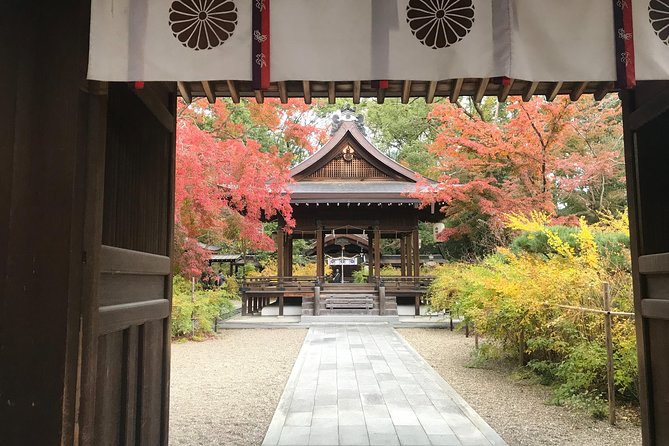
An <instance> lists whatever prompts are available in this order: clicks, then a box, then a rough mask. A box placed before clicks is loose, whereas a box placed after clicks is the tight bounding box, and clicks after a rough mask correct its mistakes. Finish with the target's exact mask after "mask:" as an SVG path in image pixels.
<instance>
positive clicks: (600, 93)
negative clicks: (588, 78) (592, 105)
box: [594, 82, 613, 101]
mask: <svg viewBox="0 0 669 446" xmlns="http://www.w3.org/2000/svg"><path fill="white" fill-rule="evenodd" d="M611 90H613V83H612V82H601V83H600V84H599V87H597V91H595V94H594V98H595V101H601V100H602V99H604V97H605V96H606V95H607V94H609V92H610V91H611Z"/></svg>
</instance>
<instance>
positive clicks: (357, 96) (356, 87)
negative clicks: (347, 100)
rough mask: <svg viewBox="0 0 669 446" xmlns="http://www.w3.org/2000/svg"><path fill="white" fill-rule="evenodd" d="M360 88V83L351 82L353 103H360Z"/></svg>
mask: <svg viewBox="0 0 669 446" xmlns="http://www.w3.org/2000/svg"><path fill="white" fill-rule="evenodd" d="M361 87H362V82H361V81H353V103H354V104H359V103H360V89H361Z"/></svg>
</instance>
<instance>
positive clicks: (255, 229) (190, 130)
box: [175, 101, 314, 276]
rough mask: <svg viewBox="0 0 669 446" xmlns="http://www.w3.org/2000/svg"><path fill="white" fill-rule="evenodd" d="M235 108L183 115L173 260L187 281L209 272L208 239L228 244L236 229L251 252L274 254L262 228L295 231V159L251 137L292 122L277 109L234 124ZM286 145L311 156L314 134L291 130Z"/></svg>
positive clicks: (256, 108) (194, 108)
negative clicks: (277, 224)
mask: <svg viewBox="0 0 669 446" xmlns="http://www.w3.org/2000/svg"><path fill="white" fill-rule="evenodd" d="M231 108H232V107H230V106H229V104H228V103H226V102H224V101H217V102H216V103H215V104H212V105H206V104H204V103H201V102H196V103H195V104H193V105H191V106H190V107H186V105H185V104H180V107H179V119H178V123H177V143H176V179H175V248H176V249H175V250H176V256H175V257H176V263H177V264H176V267H177V269H178V270H179V271H180V272H181V273H182V274H184V275H187V276H199V275H200V274H202V273H203V272H204V271H205V269H206V264H207V262H206V260H207V258H208V255H209V253H208V252H207V251H206V249H205V248H203V247H202V246H201V245H200V244H199V243H198V242H199V241H201V240H203V239H205V240H217V241H223V240H226V239H229V237H230V235H229V233H230V228H231V227H232V226H234V227H235V229H236V235H235V236H236V237H239V238H241V239H243V240H244V241H245V242H247V243H248V245H249V246H250V247H252V248H258V249H272V248H273V241H272V240H271V238H270V237H269V236H267V235H266V234H264V233H263V230H262V229H263V227H262V221H263V220H265V219H268V218H271V217H273V216H274V215H277V214H279V215H280V216H281V218H282V219H283V220H285V221H286V223H287V226H288V227H289V228H290V227H291V226H293V220H292V217H291V207H290V197H289V195H288V194H287V191H286V185H287V184H288V183H289V181H290V174H289V168H290V164H291V158H292V153H291V152H286V153H283V154H280V153H279V150H278V149H277V147H276V146H275V145H271V146H267V145H262V144H261V143H260V142H259V141H256V140H254V139H252V138H250V137H249V133H250V129H252V128H254V127H255V126H264V128H266V129H268V131H269V132H272V131H277V130H278V129H279V128H280V127H281V126H282V125H283V123H284V122H285V121H286V120H287V119H290V114H289V113H283V112H282V110H283V108H282V107H277V106H276V104H267V105H249V106H248V109H249V111H250V119H249V120H247V121H246V122H244V121H242V120H238V119H237V120H236V119H232V118H233V116H232V115H233V110H231ZM297 127H299V126H298V125H294V126H293V125H291V126H288V127H286V128H288V129H289V130H290V129H293V128H297ZM295 135H300V136H299V137H298V136H295ZM286 138H290V139H291V140H295V141H296V144H303V145H305V146H307V147H308V149H307V150H311V146H310V145H309V144H314V143H313V142H311V141H313V140H314V138H313V137H312V136H310V129H309V128H306V129H303V130H301V131H300V132H297V131H293V130H290V131H289V132H288V135H287V136H286ZM308 142H309V144H307V143H308Z"/></svg>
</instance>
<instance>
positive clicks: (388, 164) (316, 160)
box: [290, 121, 420, 183]
mask: <svg viewBox="0 0 669 446" xmlns="http://www.w3.org/2000/svg"><path fill="white" fill-rule="evenodd" d="M346 143H349V144H350V145H351V146H354V149H355V150H356V155H357V156H360V157H361V158H362V159H364V160H365V161H367V162H368V163H370V164H371V165H372V166H374V167H375V168H376V169H378V170H379V171H381V172H383V173H385V174H386V175H387V176H388V177H389V178H390V179H392V180H395V181H402V182H409V183H416V182H417V181H418V180H419V178H420V175H419V174H417V173H416V172H414V171H413V170H411V169H408V168H406V167H404V166H402V165H401V164H399V163H397V162H396V161H394V160H392V159H391V158H389V157H387V156H386V155H384V154H383V153H382V152H381V151H380V150H379V149H377V148H376V147H375V146H374V145H373V144H372V143H371V142H370V141H369V140H368V139H367V138H366V137H365V135H363V134H362V132H361V131H360V129H359V128H358V126H357V124H356V123H355V122H352V121H345V122H343V123H342V124H341V126H340V127H339V129H338V130H337V132H336V133H335V134H334V135H333V136H332V138H331V139H330V140H329V141H328V142H327V144H325V145H324V146H323V147H322V148H321V149H320V150H318V151H317V152H316V153H314V154H313V155H312V156H310V157H309V158H307V159H306V160H304V161H302V162H301V163H300V164H298V165H297V166H295V167H293V168H292V169H291V170H290V175H291V177H293V179H294V180H295V181H297V182H299V181H300V180H303V179H305V178H306V177H307V176H308V175H309V174H311V173H313V172H315V171H317V170H318V169H319V168H321V167H323V166H325V165H326V164H327V163H328V162H329V161H331V160H332V159H334V158H335V157H337V156H338V155H340V152H339V151H338V150H337V149H338V148H340V147H342V146H344V145H345V144H346Z"/></svg>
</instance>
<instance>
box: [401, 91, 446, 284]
mask: <svg viewBox="0 0 669 446" xmlns="http://www.w3.org/2000/svg"><path fill="white" fill-rule="evenodd" d="M438 83H439V82H437V81H430V83H429V84H428V85H427V93H425V102H427V103H428V104H431V103H432V102H434V94H435V93H436V92H437V84H438ZM402 275H404V274H402Z"/></svg>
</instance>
